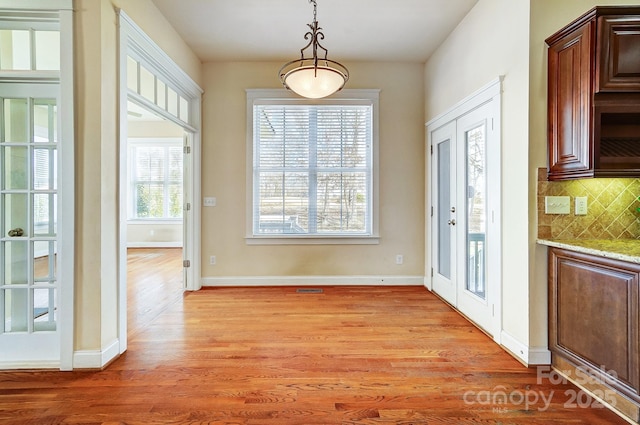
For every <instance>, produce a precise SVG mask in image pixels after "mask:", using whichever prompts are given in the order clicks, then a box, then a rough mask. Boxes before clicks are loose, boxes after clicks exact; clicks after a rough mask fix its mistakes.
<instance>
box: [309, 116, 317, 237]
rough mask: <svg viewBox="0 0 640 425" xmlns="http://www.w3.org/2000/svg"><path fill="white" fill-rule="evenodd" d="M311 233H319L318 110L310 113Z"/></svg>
mask: <svg viewBox="0 0 640 425" xmlns="http://www.w3.org/2000/svg"><path fill="white" fill-rule="evenodd" d="M308 143H309V172H308V176H309V192H308V193H309V199H308V200H307V202H309V233H311V234H316V233H318V204H317V201H318V108H317V107H314V106H312V107H311V108H310V111H309V142H308Z"/></svg>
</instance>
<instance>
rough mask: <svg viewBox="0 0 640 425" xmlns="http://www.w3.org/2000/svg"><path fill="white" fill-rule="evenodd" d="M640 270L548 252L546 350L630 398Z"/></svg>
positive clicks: (634, 392)
mask: <svg viewBox="0 0 640 425" xmlns="http://www.w3.org/2000/svg"><path fill="white" fill-rule="evenodd" d="M639 271H640V268H639V267H638V266H634V265H632V264H630V263H625V262H621V261H616V260H608V259H605V258H601V257H595V256H591V255H586V254H580V253H576V252H572V251H566V250H561V249H557V248H553V249H551V250H550V251H549V282H550V287H549V348H550V349H551V351H552V352H553V353H554V354H555V355H559V356H561V357H563V358H565V359H567V360H569V361H571V362H572V363H574V364H575V365H577V366H579V367H582V368H584V370H591V371H594V373H595V375H596V376H597V377H598V378H599V379H601V381H602V382H607V383H608V384H610V385H612V386H613V387H615V388H617V389H619V390H621V391H622V392H624V393H625V394H627V395H629V396H630V397H632V398H634V399H637V396H638V394H639V390H640V377H639V371H638V343H639V339H638V276H639Z"/></svg>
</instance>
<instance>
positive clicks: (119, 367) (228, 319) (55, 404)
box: [0, 257, 626, 425]
mask: <svg viewBox="0 0 640 425" xmlns="http://www.w3.org/2000/svg"><path fill="white" fill-rule="evenodd" d="M156 259H157V260H158V261H161V259H160V258H159V257H158V258H156ZM152 260H153V259H152ZM143 268H144V269H146V270H147V272H149V273H150V274H151V273H156V272H158V270H159V269H160V267H157V266H154V265H149V264H148V263H147V265H146V266H144V267H143ZM133 269H134V268H133V267H130V272H133V271H134V270H133ZM139 272H140V273H142V274H144V273H145V272H144V271H139ZM155 279H158V280H157V281H156V282H155V284H156V285H159V286H160V285H164V284H165V283H166V282H163V281H162V280H163V278H162V276H161V274H159V275H157V277H156V278H155ZM168 279H169V280H174V279H175V272H174V274H172V275H171V276H169V277H168ZM152 280H153V279H152ZM148 283H149V285H151V286H152V287H153V286H154V285H153V282H148ZM174 283H175V282H174ZM156 289H157V288H148V289H147V292H146V295H145V296H142V294H141V299H139V300H134V302H130V304H129V306H130V307H131V308H134V307H135V308H142V309H143V310H145V311H146V312H144V311H143V312H142V313H143V314H141V313H140V312H131V315H130V320H131V321H136V322H135V323H136V324H137V325H136V326H135V331H133V332H130V338H129V350H128V351H127V352H126V353H125V354H124V355H123V356H121V357H120V358H119V359H117V360H116V361H115V362H113V363H112V364H111V365H110V366H109V367H108V368H106V370H103V371H77V372H55V371H40V372H2V373H0V423H2V424H12V425H14V424H15V425H17V424H104V425H111V424H114V425H115V424H194V425H195V424H278V425H280V424H404V425H408V424H415V425H418V424H476V425H477V424H496V425H497V424H503V425H506V424H544V425H549V424H624V423H626V422H625V421H624V420H622V419H621V418H619V417H617V416H616V415H615V414H614V413H612V412H611V411H609V410H608V409H606V408H602V407H601V408H596V407H586V405H587V404H589V405H590V403H588V401H590V399H587V397H586V394H585V395H580V393H578V391H577V389H576V387H574V386H573V385H572V384H570V383H560V384H556V385H552V384H551V383H550V382H549V380H548V379H546V378H544V379H543V378H538V375H537V371H536V369H535V368H530V369H527V368H525V367H523V366H522V365H521V364H520V363H518V362H517V361H516V360H515V359H513V358H512V357H511V356H510V355H509V354H507V353H506V352H504V351H503V350H502V349H501V348H500V347H498V346H497V345H496V344H494V343H493V342H492V341H491V340H490V339H489V338H488V337H487V336H486V335H484V334H483V333H482V332H480V331H478V330H477V329H476V328H475V327H474V326H472V325H470V324H469V323H468V322H467V321H466V320H465V319H464V318H462V317H461V316H460V315H459V314H457V313H456V312H454V311H453V310H452V309H451V308H450V307H449V306H447V305H446V304H444V303H443V302H442V301H440V300H439V299H438V298H437V297H435V296H434V295H433V294H431V293H429V292H428V291H427V290H425V289H424V288H421V287H355V286H354V287H324V288H322V289H323V292H322V293H299V292H297V291H296V288H291V287H276V288H273V287H272V288H216V289H204V290H201V291H199V292H189V293H185V294H184V295H179V296H171V295H168V296H167V295H165V294H161V292H162V291H159V290H156ZM177 293H180V291H179V289H178V290H177ZM154 297H157V298H163V297H164V301H163V302H162V303H161V304H163V306H162V307H159V308H158V309H157V310H154V311H153V312H152V311H151V310H146V309H148V308H149V305H151V304H152V303H153V302H152V301H153V298H154ZM547 371H548V370H547ZM555 378H557V376H555ZM501 395H504V397H501ZM574 395H576V396H577V397H574V398H573V399H572V397H573V396H574ZM572 402H574V403H576V404H577V405H576V406H575V407H572V406H571V403H572ZM579 406H584V407H579Z"/></svg>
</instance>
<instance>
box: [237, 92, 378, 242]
mask: <svg viewBox="0 0 640 425" xmlns="http://www.w3.org/2000/svg"><path fill="white" fill-rule="evenodd" d="M370 93H371V92H370V91H367V94H370ZM250 101H251V103H252V117H253V123H252V161H251V167H252V193H253V196H252V221H251V236H252V237H260V236H263V237H269V236H271V237H287V238H291V237H294V238H301V237H316V238H317V237H328V238H331V237H372V236H375V226H374V202H373V200H374V187H375V184H374V177H375V175H374V169H375V167H374V162H375V161H374V159H375V155H374V152H375V149H374V147H375V141H374V139H375V137H374V134H375V131H374V128H375V126H374V117H375V116H376V114H375V107H376V104H377V92H375V96H367V97H365V98H357V99H354V98H348V99H347V98H331V99H325V100H322V101H317V100H315V101H309V100H306V99H300V98H284V99H283V98H255V99H250Z"/></svg>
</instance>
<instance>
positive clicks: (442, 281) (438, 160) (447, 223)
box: [431, 122, 457, 305]
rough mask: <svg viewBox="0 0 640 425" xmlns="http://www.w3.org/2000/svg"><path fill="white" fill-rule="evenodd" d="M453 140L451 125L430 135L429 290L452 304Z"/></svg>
mask: <svg viewBox="0 0 640 425" xmlns="http://www.w3.org/2000/svg"><path fill="white" fill-rule="evenodd" d="M456 137H457V136H456V126H455V122H453V123H450V124H447V125H445V126H443V127H441V128H438V129H437V130H435V131H433V132H432V133H431V146H432V147H433V156H432V158H433V161H432V165H433V166H432V174H431V177H432V190H433V211H432V214H433V219H432V237H433V238H434V239H433V240H434V241H435V249H434V250H433V253H432V264H433V273H432V274H433V290H434V291H435V292H436V293H438V295H440V296H441V297H442V298H444V299H445V300H446V301H447V302H449V303H451V304H452V305H455V304H456V296H457V295H456V292H457V288H456V274H457V267H456V262H457V259H456V246H457V241H456V201H457V200H456V181H457V179H456Z"/></svg>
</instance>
